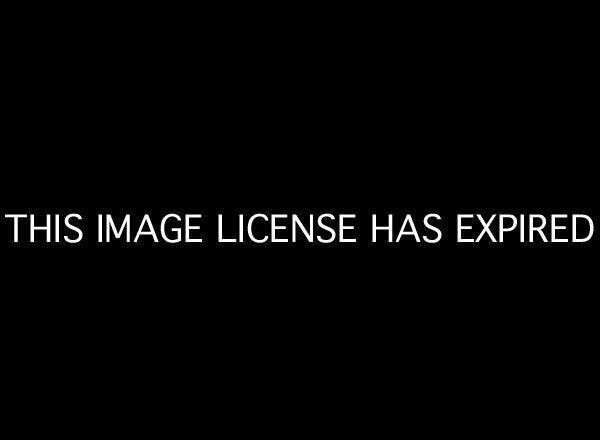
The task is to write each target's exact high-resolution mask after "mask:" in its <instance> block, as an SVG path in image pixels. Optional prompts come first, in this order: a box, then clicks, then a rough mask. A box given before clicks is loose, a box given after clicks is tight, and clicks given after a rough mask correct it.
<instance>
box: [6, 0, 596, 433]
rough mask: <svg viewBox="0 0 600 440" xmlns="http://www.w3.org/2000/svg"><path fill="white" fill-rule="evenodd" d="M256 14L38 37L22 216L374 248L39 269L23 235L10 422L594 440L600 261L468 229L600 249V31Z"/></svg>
mask: <svg viewBox="0 0 600 440" xmlns="http://www.w3.org/2000/svg"><path fill="white" fill-rule="evenodd" d="M52 12H54V13H56V12H57V11H52ZM153 12H157V11H153ZM163 12H164V11H163ZM247 12H248V14H250V13H251V12H252V13H253V14H252V15H248V14H246V12H240V11H239V10H237V9H236V11H228V12H227V13H225V14H224V15H222V14H221V15H216V14H215V13H214V12H207V11H205V12H195V13H193V14H190V15H188V14H185V13H184V12H183V11H181V12H178V13H176V14H175V15H173V16H171V15H167V14H166V13H165V15H164V16H163V14H162V12H161V13H160V14H159V15H160V18H156V16H155V15H152V18H151V17H150V16H147V15H146V14H145V13H141V12H140V11H137V12H136V13H134V14H131V15H130V14H127V15H125V14H124V13H123V12H122V13H119V14H115V15H114V16H112V15H111V16H110V17H107V18H102V19H100V18H99V17H100V16H102V17H104V15H97V14H100V12H97V13H96V12H95V13H94V14H92V15H85V19H83V18H82V16H78V17H77V19H75V18H73V19H65V22H64V23H63V21H62V20H61V21H58V20H50V19H48V17H49V16H46V17H45V16H44V14H43V13H41V14H39V15H40V16H36V17H35V19H34V18H33V15H36V14H34V13H33V12H32V11H29V12H28V14H26V15H25V16H23V17H24V21H19V22H18V24H16V25H15V26H14V29H12V28H11V29H10V30H8V31H7V39H6V44H5V52H4V55H3V66H4V67H3V70H4V72H3V73H4V74H5V79H4V80H3V85H4V87H3V96H4V99H3V109H4V111H3V113H4V114H3V124H2V125H3V133H4V136H3V137H4V142H3V153H2V154H3V160H2V173H1V176H2V177H1V178H2V201H1V202H2V213H3V214H4V213H6V212H27V213H34V212H36V213H42V212H43V213H67V212H79V213H82V214H85V215H86V216H91V215H94V214H95V213H97V212H106V211H109V210H110V211H111V212H127V211H129V212H136V213H143V212H149V213H152V214H154V215H159V214H161V213H165V212H170V211H174V212H179V213H186V212H189V213H202V214H203V215H205V217H206V218H207V219H211V220H212V221H214V216H215V215H216V213H218V212H223V211H226V212H238V211H243V212H267V213H269V212H274V213H282V212H283V213H316V214H318V213H320V212H334V213H336V212H355V213H358V214H359V215H360V216H361V243H360V244H357V245H347V246H346V245H344V246H342V245H334V246H329V247H322V246H321V247H319V246H314V247H311V246H289V245H283V246H275V245H273V246H267V247H260V248H253V247H244V248H231V247H228V248H219V247H217V246H215V245H214V244H213V245H211V244H210V243H209V244H207V245H206V246H198V247H189V246H188V247H185V246H183V247H179V246H178V247H173V248H168V247H158V248H156V247H152V246H139V247H133V246H132V247H129V248H128V247H126V246H125V247H118V246H117V247H98V246H96V245H94V244H93V243H87V244H82V245H80V246H75V247H66V248H65V247H56V246H55V247H53V246H14V245H11V244H10V243H9V242H8V240H7V239H6V238H7V237H6V235H7V231H6V230H5V229H6V225H5V224H4V225H3V234H4V241H3V247H2V253H3V255H4V256H5V257H6V258H4V259H3V263H2V264H3V270H2V273H3V278H4V281H3V286H6V287H3V288H2V292H3V294H2V301H3V303H4V304H3V307H2V311H3V314H4V315H5V319H3V326H4V328H5V331H4V332H3V333H4V338H3V339H4V341H5V344H4V346H5V347H6V348H5V358H6V362H5V365H7V366H8V367H9V371H10V373H9V374H7V375H6V382H7V384H8V385H9V387H10V388H11V389H14V390H15V393H14V394H13V393H11V394H10V395H11V398H10V408H11V414H15V415H18V416H23V415H24V414H25V415H27V414H32V412H31V411H32V410H33V409H37V410H39V411H36V414H37V413H41V414H44V415H46V418H44V420H45V422H44V423H48V424H51V425H56V426H61V427H63V426H64V425H63V424H64V423H66V424H67V425H70V424H72V423H74V422H73V421H74V419H77V420H78V421H83V422H87V423H86V425H87V426H88V427H90V426H98V427H104V428H106V427H107V426H110V425H112V422H114V421H123V420H127V421H132V420H133V421H134V425H135V426H138V427H148V426H150V427H152V428H153V429H158V426H157V425H160V426H162V427H165V428H166V429H167V430H168V431H172V430H174V429H176V428H180V427H181V426H183V425H184V424H183V423H182V422H184V421H191V422H192V423H193V424H195V425H196V424H199V425H201V426H198V427H199V428H202V427H203V426H205V425H204V423H206V422H205V421H206V420H207V419H208V420H209V421H212V422H213V423H214V422H216V423H217V424H218V425H219V426H221V427H222V429H224V430H230V429H239V428H242V429H253V428H255V427H256V428H262V429H265V428H270V429H273V428H274V427H275V426H276V425H278V424H280V423H281V422H283V423H282V424H283V426H284V427H285V429H286V430H285V431H281V432H288V431H295V430H298V429H306V430H308V432H314V431H313V430H312V429H314V428H312V427H313V426H315V422H317V423H318V422H323V421H328V422H330V423H329V426H330V428H329V429H331V430H332V431H331V432H337V430H340V429H344V428H350V429H353V430H354V429H356V430H358V429H359V428H363V429H365V432H369V433H372V432H373V430H375V429H383V428H384V427H386V426H387V425H389V424H390V423H391V425H392V426H395V427H396V428H402V427H404V426H406V427H408V425H405V424H404V423H405V422H402V421H405V420H407V419H408V420H410V421H412V422H413V423H416V424H417V425H419V426H421V427H422V428H423V429H425V430H431V429H440V428H441V429H448V430H449V429H455V428H461V429H465V428H467V427H469V428H471V429H474V428H475V425H477V424H479V423H482V424H483V425H484V426H485V427H486V428H487V429H488V430H498V429H507V430H509V432H512V431H510V430H511V429H512V428H511V427H512V426H514V423H515V422H523V421H525V420H528V421H532V420H533V421H534V423H532V424H531V426H532V428H533V429H541V427H552V428H553V429H554V428H555V429H558V427H559V426H557V425H561V426H563V427H565V428H567V429H569V430H571V429H573V426H574V425H573V423H574V422H573V420H574V419H573V418H572V416H574V415H576V416H577V418H578V422H577V425H578V426H581V422H582V421H583V420H584V419H585V418H586V414H588V413H589V408H588V406H587V404H586V398H587V397H589V396H590V395H592V392H593V390H594V389H595V385H594V381H593V380H592V374H591V373H592V371H593V370H594V368H595V366H597V363H595V361H592V359H593V358H594V356H593V349H594V346H593V341H594V340H595V338H596V336H597V329H598V326H597V321H596V320H595V314H596V311H597V304H596V301H595V299H594V297H593V295H594V293H595V291H596V290H597V288H596V287H595V283H594V282H593V281H595V278H594V269H595V266H596V264H597V263H596V262H597V237H595V238H594V241H593V243H588V244H585V245H562V244H558V245H552V246H550V245H515V244H507V245H505V246H489V245H481V246H460V245H458V244H456V243H455V234H454V224H453V219H454V216H455V215H456V214H457V213H461V212H477V213H512V214H519V213H545V214H549V213H584V214H588V215H591V216H592V217H593V218H594V219H595V221H596V224H597V208H596V207H595V205H596V203H595V200H596V198H595V195H594V193H593V188H595V187H596V186H597V183H596V180H597V179H595V167H594V160H593V158H592V154H593V151H592V148H593V146H594V145H597V135H596V132H595V130H594V129H595V123H596V122H595V121H596V119H597V116H598V115H597V108H596V107H595V105H596V104H595V102H596V101H597V85H596V84H595V82H594V81H593V78H596V77H597V69H596V67H595V66H594V64H593V61H594V60H593V54H594V51H593V49H594V46H593V45H592V42H593V40H592V39H591V33H592V32H593V29H591V28H590V27H588V26H587V24H586V23H584V22H583V21H582V19H581V17H580V16H577V17H575V18H569V17H568V16H567V15H564V16H562V17H561V19H560V20H558V19H556V18H553V19H552V20H550V19H549V18H547V17H546V18H544V17H542V16H541V14H540V13H539V11H538V13H535V14H532V15H527V17H526V18H525V13H524V11H521V13H520V14H516V15H514V16H513V15H511V14H509V16H506V15H504V14H501V13H500V11H495V12H494V13H487V12H484V11H481V12H480V15H477V14H478V13H476V12H475V11H469V14H466V12H467V11H445V12H441V11H427V12H425V13H420V14H416V13H414V12H412V11H404V12H397V11H394V12H393V13H392V12H385V11H380V12H376V13H374V14H371V13H369V14H367V13H366V11H353V12H354V14H352V15H347V14H346V13H344V14H338V13H332V14H330V15H329V14H328V15H327V17H326V18H325V14H324V11H321V13H319V14H308V16H307V15H306V14H303V13H301V12H300V11H295V12H294V13H284V12H283V11H281V12H280V13H276V12H274V11H272V10H270V11H269V13H268V14H267V13H266V12H265V11H262V12H261V11H255V10H253V11H247ZM305 12H306V11H305ZM446 12H448V13H449V12H452V13H453V14H454V15H446ZM69 13H70V14H73V13H74V12H73V11H70V12H69ZM75 14H77V13H75ZM272 14H273V15H272ZM278 14H280V15H278ZM470 14H474V15H470ZM561 15H562V14H561ZM62 16H63V18H65V17H66V16H65V15H62ZM184 16H185V19H184ZM357 16H358V17H357ZM69 17H70V15H69ZM257 17H260V19H259V18H257ZM557 20H558V21H557ZM429 212H437V213H440V214H441V215H442V216H443V217H444V219H445V228H444V234H445V237H444V240H443V242H442V243H441V244H439V245H436V246H414V245H411V244H410V243H406V244H402V245H398V246H389V247H375V246H372V245H370V244H369V243H368V241H369V240H368V238H369V234H368V225H369V223H368V219H369V216H370V214H371V213H378V214H387V213H395V214H398V215H401V214H405V213H413V214H423V213H429ZM207 221H209V220H207ZM363 229H367V230H366V233H365V231H364V230H363ZM55 411H56V412H58V413H61V414H62V416H61V417H54V416H53V415H52V414H53V413H54V412H55ZM25 417H26V416H25ZM40 417H41V416H40ZM172 417H174V418H172ZM40 420H41V419H40ZM51 425H48V426H51ZM26 426H27V425H26ZM134 429H140V428H135V427H134Z"/></svg>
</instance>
